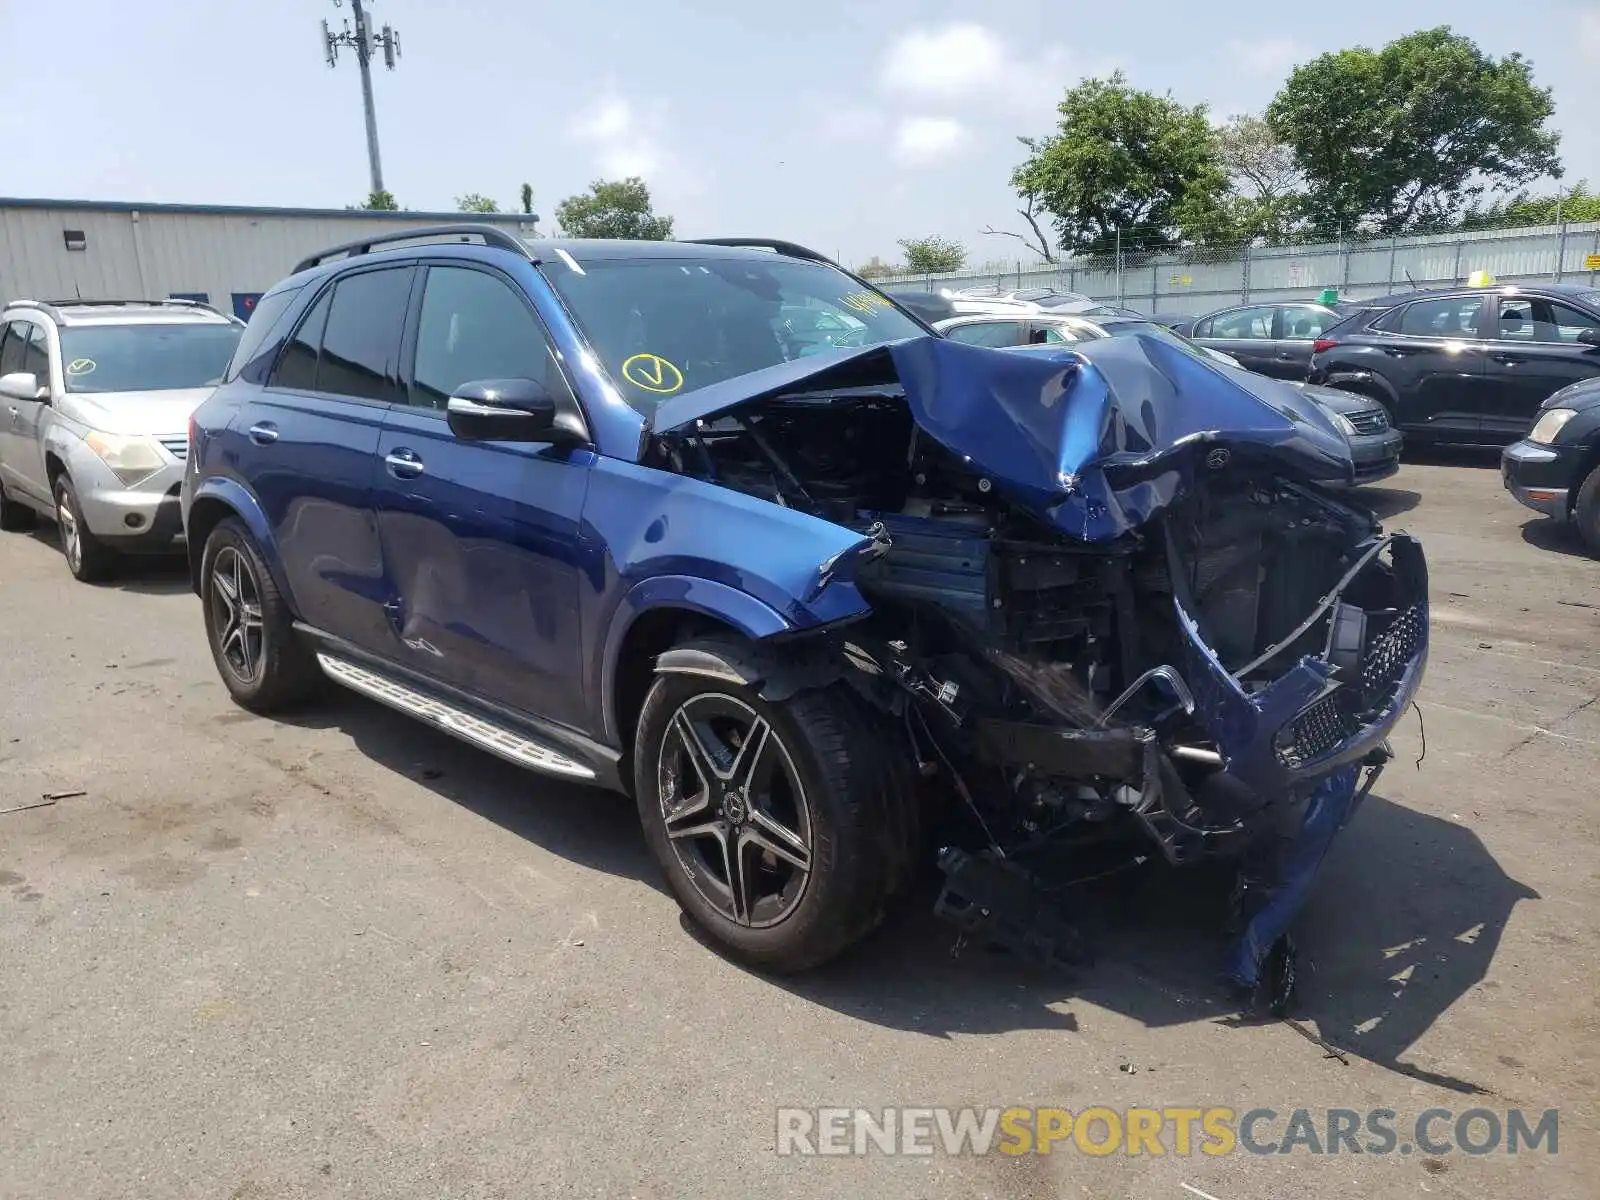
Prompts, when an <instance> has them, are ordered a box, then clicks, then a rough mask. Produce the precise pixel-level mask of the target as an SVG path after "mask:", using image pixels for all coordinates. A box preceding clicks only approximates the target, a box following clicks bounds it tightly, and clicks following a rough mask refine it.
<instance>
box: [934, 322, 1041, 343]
mask: <svg viewBox="0 0 1600 1200" xmlns="http://www.w3.org/2000/svg"><path fill="white" fill-rule="evenodd" d="M945 337H947V338H949V339H950V340H951V341H952V342H966V343H967V345H969V346H1020V345H1022V343H1023V336H1022V322H1021V321H979V322H977V323H975V324H972V325H957V326H956V327H955V328H953V329H950V330H947V331H946V332H945Z"/></svg>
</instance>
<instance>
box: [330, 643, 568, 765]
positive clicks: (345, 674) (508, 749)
mask: <svg viewBox="0 0 1600 1200" xmlns="http://www.w3.org/2000/svg"><path fill="white" fill-rule="evenodd" d="M317 662H318V664H320V665H321V667H322V670H323V672H324V673H325V674H326V675H327V676H328V678H329V679H331V680H333V681H334V682H335V683H338V684H343V685H344V686H345V687H347V688H349V689H350V690H351V691H354V692H360V693H361V694H362V695H363V696H370V697H371V698H372V699H374V700H376V701H378V702H379V703H380V704H387V705H388V706H389V707H390V708H394V709H398V710H399V711H400V712H403V713H405V714H406V715H407V716H412V717H417V718H419V719H420V720H423V721H426V722H427V723H428V724H429V725H432V726H434V727H435V728H437V729H442V730H444V731H445V732H446V733H451V734H454V735H455V736H456V737H458V738H460V739H461V740H462V741H464V742H470V743H472V745H474V746H479V747H481V748H482V749H484V750H487V751H489V752H490V753H491V754H498V755H499V756H500V757H501V758H503V759H506V760H507V761H508V762H514V763H516V764H517V765H518V766H519V767H531V768H532V769H533V770H535V771H543V772H545V773H546V774H547V775H563V776H566V777H567V778H569V779H593V778H594V777H595V776H594V772H593V771H592V770H590V769H589V768H588V767H586V766H584V765H583V764H582V763H580V762H577V761H575V760H574V759H571V758H568V757H567V756H566V755H565V754H562V753H560V752H559V751H557V750H552V749H551V748H550V747H549V746H546V745H545V744H544V743H543V742H536V741H534V740H532V739H531V738H529V737H527V736H525V735H523V734H521V733H513V732H512V731H511V730H509V729H507V728H506V727H505V726H503V725H496V724H495V723H494V722H492V721H486V720H484V719H483V718H482V717H480V716H476V715H475V714H473V713H470V712H467V711H466V710H465V709H462V708H457V707H456V706H455V705H453V704H446V703H445V702H444V701H443V700H438V699H435V698H434V697H432V696H428V695H425V694H423V693H422V692H419V691H415V690H414V689H412V688H408V687H406V686H405V685H404V684H402V683H397V682H395V680H393V679H391V678H390V677H389V676H387V675H380V674H379V673H378V672H376V671H372V670H369V669H368V668H366V667H359V666H357V665H356V664H355V663H353V662H351V661H350V660H349V659H345V658H336V657H335V656H333V655H331V654H325V653H318V655H317Z"/></svg>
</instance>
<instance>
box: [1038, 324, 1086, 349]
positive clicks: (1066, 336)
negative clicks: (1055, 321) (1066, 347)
mask: <svg viewBox="0 0 1600 1200" xmlns="http://www.w3.org/2000/svg"><path fill="white" fill-rule="evenodd" d="M1044 340H1045V344H1046V345H1055V344H1056V343H1057V342H1076V341H1078V340H1080V339H1079V337H1078V335H1077V333H1076V332H1075V331H1073V330H1071V329H1068V328H1066V327H1065V326H1058V325H1046V326H1045V327H1044Z"/></svg>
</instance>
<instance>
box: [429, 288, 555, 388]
mask: <svg viewBox="0 0 1600 1200" xmlns="http://www.w3.org/2000/svg"><path fill="white" fill-rule="evenodd" d="M411 374H412V381H413V383H414V385H415V386H414V388H413V390H412V395H411V402H412V403H413V404H419V405H424V406H432V407H434V408H443V407H444V406H445V402H446V401H447V400H448V399H449V398H450V394H451V393H452V392H454V391H455V390H456V389H457V388H458V387H460V386H461V385H462V384H463V383H468V382H471V381H472V380H475V379H537V380H538V381H539V382H541V383H543V384H544V385H545V386H546V387H548V388H549V389H550V390H551V391H552V392H559V391H560V390H561V389H563V388H565V386H566V384H565V382H564V381H563V380H562V378H561V372H560V368H558V367H557V366H556V362H555V356H554V355H553V354H552V353H551V351H550V345H549V342H548V341H547V340H546V338H545V333H544V329H543V327H542V326H541V325H540V324H539V321H538V319H537V318H536V317H535V316H534V315H533V313H532V312H531V311H530V310H529V308H528V305H527V304H526V303H525V302H524V301H523V300H522V299H521V297H519V296H518V295H517V294H516V293H515V292H514V291H512V290H511V288H510V287H509V286H507V285H506V284H505V283H504V282H502V281H501V280H499V279H498V278H496V277H495V276H493V275H489V274H486V273H484V272H483V271H473V270H467V269H464V268H461V267H430V268H429V270H428V282H427V290H426V291H424V292H423V294H422V320H421V322H420V323H419V325H418V327H417V358H416V366H415V367H414V368H413V369H412V373H411Z"/></svg>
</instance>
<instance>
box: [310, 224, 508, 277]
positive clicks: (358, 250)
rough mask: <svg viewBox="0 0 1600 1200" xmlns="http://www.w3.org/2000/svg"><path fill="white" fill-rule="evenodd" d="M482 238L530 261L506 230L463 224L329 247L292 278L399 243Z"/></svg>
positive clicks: (406, 232)
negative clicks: (322, 266)
mask: <svg viewBox="0 0 1600 1200" xmlns="http://www.w3.org/2000/svg"><path fill="white" fill-rule="evenodd" d="M474 237H476V238H481V239H483V244H484V245H485V246H498V247H499V248H500V249H502V250H512V251H515V252H516V253H518V254H520V255H522V256H523V257H524V258H527V257H529V254H528V248H527V246H525V245H523V244H522V242H520V241H518V240H517V239H516V238H514V237H512V236H511V235H510V234H509V233H507V232H506V231H505V230H504V229H500V228H498V227H496V226H494V225H483V224H472V223H470V222H465V221H464V222H462V223H461V224H460V225H426V226H422V227H419V228H416V229H397V230H395V231H394V232H393V233H381V234H374V235H373V236H372V237H365V238H361V239H360V240H359V241H354V242H345V243H344V244H343V245H339V246H329V247H328V248H327V249H326V250H319V251H318V252H317V253H316V254H313V255H311V256H310V257H308V258H303V259H301V260H300V261H299V262H298V263H296V264H295V268H294V270H293V271H292V272H291V274H294V275H298V274H300V272H301V271H306V270H310V269H311V268H312V267H315V266H320V265H321V264H322V263H325V262H328V261H329V260H331V259H334V258H355V257H356V256H357V255H360V254H368V253H371V251H372V250H373V249H374V248H375V247H378V246H388V245H394V244H397V243H400V242H424V241H457V240H461V241H465V240H466V239H467V238H474Z"/></svg>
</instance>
